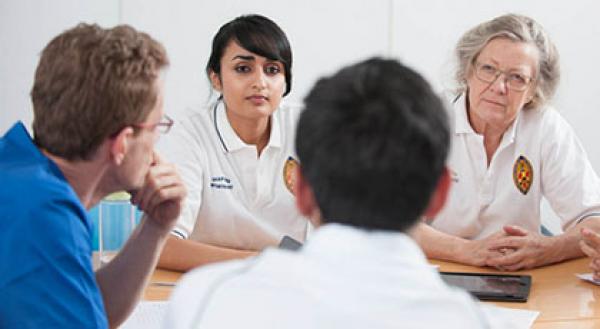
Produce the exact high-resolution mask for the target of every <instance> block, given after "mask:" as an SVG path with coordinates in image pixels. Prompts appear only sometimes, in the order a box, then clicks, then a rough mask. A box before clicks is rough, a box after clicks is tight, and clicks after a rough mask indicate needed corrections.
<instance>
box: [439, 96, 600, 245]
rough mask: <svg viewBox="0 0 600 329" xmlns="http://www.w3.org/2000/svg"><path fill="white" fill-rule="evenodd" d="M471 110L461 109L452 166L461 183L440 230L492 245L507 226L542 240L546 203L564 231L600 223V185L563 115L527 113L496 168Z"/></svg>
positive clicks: (457, 107) (457, 105)
mask: <svg viewBox="0 0 600 329" xmlns="http://www.w3.org/2000/svg"><path fill="white" fill-rule="evenodd" d="M465 102H466V101H465V97H464V96H461V97H460V98H459V99H458V100H456V101H455V102H454V105H453V111H452V116H454V118H455V120H454V122H455V127H454V128H455V132H454V136H453V139H452V149H451V152H450V155H449V159H448V164H449V168H450V170H451V176H452V181H453V183H452V188H451V190H450V195H449V199H448V201H447V204H446V206H445V208H444V209H443V210H442V212H441V213H440V214H439V215H438V216H437V217H436V219H435V220H434V221H433V223H432V226H433V227H434V228H436V229H438V230H440V231H443V232H446V233H449V234H452V235H455V236H459V237H463V238H469V239H481V238H485V237H487V236H489V235H491V234H493V233H495V232H498V231H500V230H502V227H503V226H504V225H519V226H522V227H524V228H525V229H527V230H530V231H534V232H539V230H540V225H541V218H540V202H541V198H542V196H543V197H545V198H546V199H547V200H548V202H549V203H550V205H551V207H552V209H553V210H554V211H555V212H556V214H557V215H558V216H559V217H560V219H561V222H562V226H563V229H567V228H569V227H571V226H573V225H575V224H576V223H578V222H580V221H581V220H584V219H585V218H587V217H590V216H598V215H600V180H599V179H598V176H597V175H596V173H595V172H594V170H593V168H592V166H591V164H590V162H589V160H588V158H587V155H586V153H585V151H584V150H583V148H582V146H581V143H580V142H579V140H578V139H577V136H575V133H574V132H573V130H572V128H571V127H570V126H569V124H568V123H567V122H566V121H565V120H564V119H563V118H562V117H561V116H560V114H558V112H557V111H556V110H554V109H553V108H551V107H546V108H544V109H539V110H522V111H520V112H519V113H518V115H517V118H516V119H515V121H514V122H513V124H512V125H511V126H510V127H509V128H508V130H507V131H506V132H505V133H504V135H503V137H502V141H501V143H500V146H499V147H498V149H497V150H496V153H495V154H494V155H493V158H492V161H491V162H490V165H489V167H488V166H487V156H486V153H485V147H484V144H483V136H482V135H478V134H477V133H475V131H474V130H473V128H472V127H471V125H470V124H469V120H468V115H467V110H466V104H465ZM519 159H521V160H520V161H519ZM518 161H519V163H520V165H516V163H517V162H518ZM520 184H522V185H521V189H520V188H519V186H518V185H520Z"/></svg>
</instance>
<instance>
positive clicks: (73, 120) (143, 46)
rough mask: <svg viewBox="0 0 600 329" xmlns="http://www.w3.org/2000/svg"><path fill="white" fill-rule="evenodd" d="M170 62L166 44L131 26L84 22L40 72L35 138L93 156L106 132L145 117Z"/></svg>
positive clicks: (80, 156) (59, 150)
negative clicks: (104, 27)
mask: <svg viewBox="0 0 600 329" xmlns="http://www.w3.org/2000/svg"><path fill="white" fill-rule="evenodd" d="M167 65H168V58H167V54H166V51H165V49H164V48H163V46H162V45H161V44H160V43H158V42H157V41H155V40H154V39H152V38H151V37H150V36H149V35H147V34H145V33H142V32H138V31H136V30H135V29H134V28H132V27H130V26H126V25H122V26H117V27H114V28H111V29H103V28H101V27H99V26H97V25H87V24H80V25H78V26H76V27H74V28H72V29H70V30H67V31H65V32H63V33H61V34H60V35H59V36H57V37H55V38H54V39H53V40H52V41H50V43H49V44H48V45H47V46H46V48H44V50H43V51H42V55H41V58H40V62H39V64H38V67H37V70H36V72H35V81H34V85H33V88H32V90H31V99H32V102H33V110H34V121H33V132H34V140H35V143H36V144H37V145H38V146H39V147H41V148H44V149H46V150H47V151H48V152H50V153H52V154H54V155H56V156H60V157H63V158H65V159H68V160H87V159H89V158H90V157H91V156H92V155H93V154H94V152H95V151H96V150H97V148H98V146H100V144H101V143H102V142H103V141H104V140H105V139H106V138H107V137H110V136H112V135H113V134H115V133H117V132H118V131H119V130H120V129H122V128H123V127H124V126H127V125H130V124H135V123H139V122H142V121H144V119H145V118H146V117H147V115H148V114H149V113H150V111H151V110H152V108H153V107H154V105H155V103H156V101H157V98H158V88H157V79H158V77H159V75H160V71H161V70H162V69H163V68H165V67H166V66H167Z"/></svg>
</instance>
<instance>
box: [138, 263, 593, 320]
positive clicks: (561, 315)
mask: <svg viewBox="0 0 600 329" xmlns="http://www.w3.org/2000/svg"><path fill="white" fill-rule="evenodd" d="M431 263H433V264H436V265H439V266H440V271H447V272H489V273H493V272H496V271H493V270H491V269H485V268H478V267H472V266H465V265H459V264H454V263H449V262H442V261H435V260H433V261H431ZM588 263H589V260H588V259H587V258H582V259H578V260H573V261H568V262H564V263H561V264H556V265H552V266H546V267H542V268H539V269H535V270H530V271H520V272H511V273H514V274H529V275H531V276H532V279H533V280H532V286H531V293H530V295H529V299H528V301H527V303H499V302H495V303H494V304H496V305H498V306H502V307H509V308H519V309H528V310H533V311H539V312H540V315H539V316H538V318H537V319H536V321H535V323H534V325H533V328H534V329H550V328H552V329H575V328H577V329H578V328H581V329H587V328H600V287H597V286H594V285H592V284H590V283H588V282H584V281H582V280H580V279H579V278H577V277H575V273H584V272H589V268H588ZM503 273H506V272H503ZM181 275H182V273H179V272H172V271H166V270H160V269H157V270H156V271H155V272H154V274H153V275H152V279H151V282H176V281H177V280H179V278H180V277H181ZM171 291H172V287H165V286H156V285H149V286H148V287H147V288H146V290H145V292H144V299H145V300H166V299H168V298H169V295H170V294H171Z"/></svg>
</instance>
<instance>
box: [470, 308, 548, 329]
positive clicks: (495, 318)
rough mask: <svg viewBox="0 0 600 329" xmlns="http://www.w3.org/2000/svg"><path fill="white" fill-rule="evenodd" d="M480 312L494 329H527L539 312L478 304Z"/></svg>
mask: <svg viewBox="0 0 600 329" xmlns="http://www.w3.org/2000/svg"><path fill="white" fill-rule="evenodd" d="M480 305H481V310H482V311H483V313H484V314H485V315H486V317H487V318H488V319H490V321H491V322H492V323H493V324H494V326H493V327H494V328H496V327H497V328H515V329H521V328H522V329H529V328H531V326H532V325H533V321H535V319H536V318H537V317H538V315H539V314H540V312H538V311H530V310H519V309H514V308H507V307H499V306H495V305H490V304H484V303H480Z"/></svg>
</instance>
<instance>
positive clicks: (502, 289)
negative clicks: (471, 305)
mask: <svg viewBox="0 0 600 329" xmlns="http://www.w3.org/2000/svg"><path fill="white" fill-rule="evenodd" d="M440 275H441V276H442V279H443V280H444V281H445V282H446V283H447V284H449V285H451V286H457V287H460V288H463V289H465V290H467V291H468V292H470V293H471V294H472V295H473V296H475V297H477V298H479V299H480V300H493V301H502V302H526V301H527V297H529V290H531V276H529V275H510V274H488V273H456V272H440Z"/></svg>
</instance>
